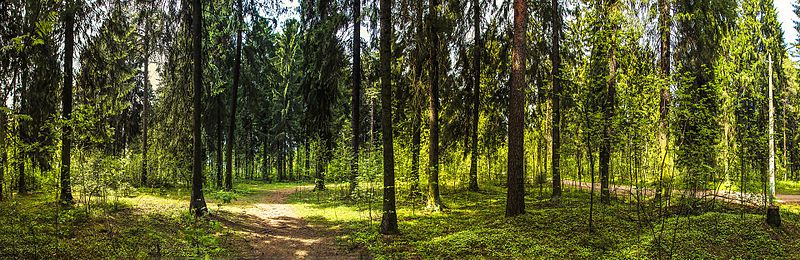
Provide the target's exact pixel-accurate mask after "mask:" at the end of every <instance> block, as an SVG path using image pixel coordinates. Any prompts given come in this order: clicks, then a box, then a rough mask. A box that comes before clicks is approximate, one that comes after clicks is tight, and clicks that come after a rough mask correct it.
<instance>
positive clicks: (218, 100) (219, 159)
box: [214, 95, 224, 189]
mask: <svg viewBox="0 0 800 260" xmlns="http://www.w3.org/2000/svg"><path fill="white" fill-rule="evenodd" d="M214 102H216V103H217V105H216V107H217V109H216V113H215V114H216V117H217V118H216V120H215V121H217V131H216V134H217V188H218V189H222V188H223V186H222V181H223V178H222V177H223V176H222V163H223V162H222V151H223V149H224V148H223V147H222V96H220V95H217V96H215V97H214Z"/></svg>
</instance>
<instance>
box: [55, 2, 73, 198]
mask: <svg viewBox="0 0 800 260" xmlns="http://www.w3.org/2000/svg"><path fill="white" fill-rule="evenodd" d="M74 50H75V5H74V2H73V1H66V2H65V3H64V86H63V88H62V89H61V107H62V109H63V110H62V112H61V113H62V116H63V117H64V121H65V122H66V123H65V124H64V128H63V129H62V132H61V139H62V140H61V195H60V197H59V200H60V202H61V204H63V205H71V204H72V188H71V186H70V176H69V174H70V161H71V160H70V159H71V157H70V152H71V150H72V137H71V134H72V128H71V126H70V118H71V114H72V56H73V53H74Z"/></svg>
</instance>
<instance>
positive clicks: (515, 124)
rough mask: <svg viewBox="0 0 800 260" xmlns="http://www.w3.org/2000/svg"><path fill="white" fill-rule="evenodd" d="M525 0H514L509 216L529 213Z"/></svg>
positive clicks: (510, 104)
mask: <svg viewBox="0 0 800 260" xmlns="http://www.w3.org/2000/svg"><path fill="white" fill-rule="evenodd" d="M525 3H526V2H525V1H523V0H514V44H513V48H512V49H511V60H512V67H511V94H510V97H509V101H508V191H507V195H506V217H514V216H517V215H521V214H524V213H525V175H524V172H523V168H522V167H523V163H524V160H525V150H524V149H523V147H524V145H525V144H524V142H525V139H524V138H525V136H524V125H525V122H524V121H525V96H524V89H525V86H526V82H525V52H526V51H525V48H527V47H526V44H525V39H526V37H525V35H526V31H527V26H526V19H528V14H527V13H528V12H527V10H526V8H527V7H526V5H525Z"/></svg>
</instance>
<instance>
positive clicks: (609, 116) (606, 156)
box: [600, 0, 617, 204]
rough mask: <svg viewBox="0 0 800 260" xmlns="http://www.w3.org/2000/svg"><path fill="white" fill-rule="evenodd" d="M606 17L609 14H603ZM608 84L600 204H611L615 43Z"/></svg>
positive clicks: (604, 113) (601, 156)
mask: <svg viewBox="0 0 800 260" xmlns="http://www.w3.org/2000/svg"><path fill="white" fill-rule="evenodd" d="M615 4H616V0H612V1H611V2H610V3H608V7H606V8H608V9H611V8H613V6H614V5H615ZM605 15H606V16H607V17H608V16H610V14H605ZM610 26H611V30H612V33H614V34H616V30H617V26H616V25H610ZM608 72H609V77H608V82H607V84H606V93H604V94H605V100H604V101H603V103H604V104H603V142H602V145H601V146H600V202H602V203H605V204H609V203H611V193H610V191H609V183H608V179H609V171H610V161H611V138H612V131H613V120H614V106H615V96H616V88H617V75H616V74H617V60H616V43H614V42H612V43H611V44H609V50H608Z"/></svg>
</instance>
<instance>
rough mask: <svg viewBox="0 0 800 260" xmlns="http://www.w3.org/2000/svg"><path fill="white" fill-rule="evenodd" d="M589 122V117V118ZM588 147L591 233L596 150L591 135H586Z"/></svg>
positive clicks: (592, 228) (591, 229) (590, 230)
mask: <svg viewBox="0 0 800 260" xmlns="http://www.w3.org/2000/svg"><path fill="white" fill-rule="evenodd" d="M586 119H587V121H588V116H587V118H586ZM586 147H587V149H588V154H587V155H588V156H589V168H590V169H589V174H590V175H591V176H592V177H591V180H592V186H591V190H589V232H592V231H593V230H594V227H593V225H594V150H592V141H591V140H590V139H589V135H588V134H587V135H586Z"/></svg>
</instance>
